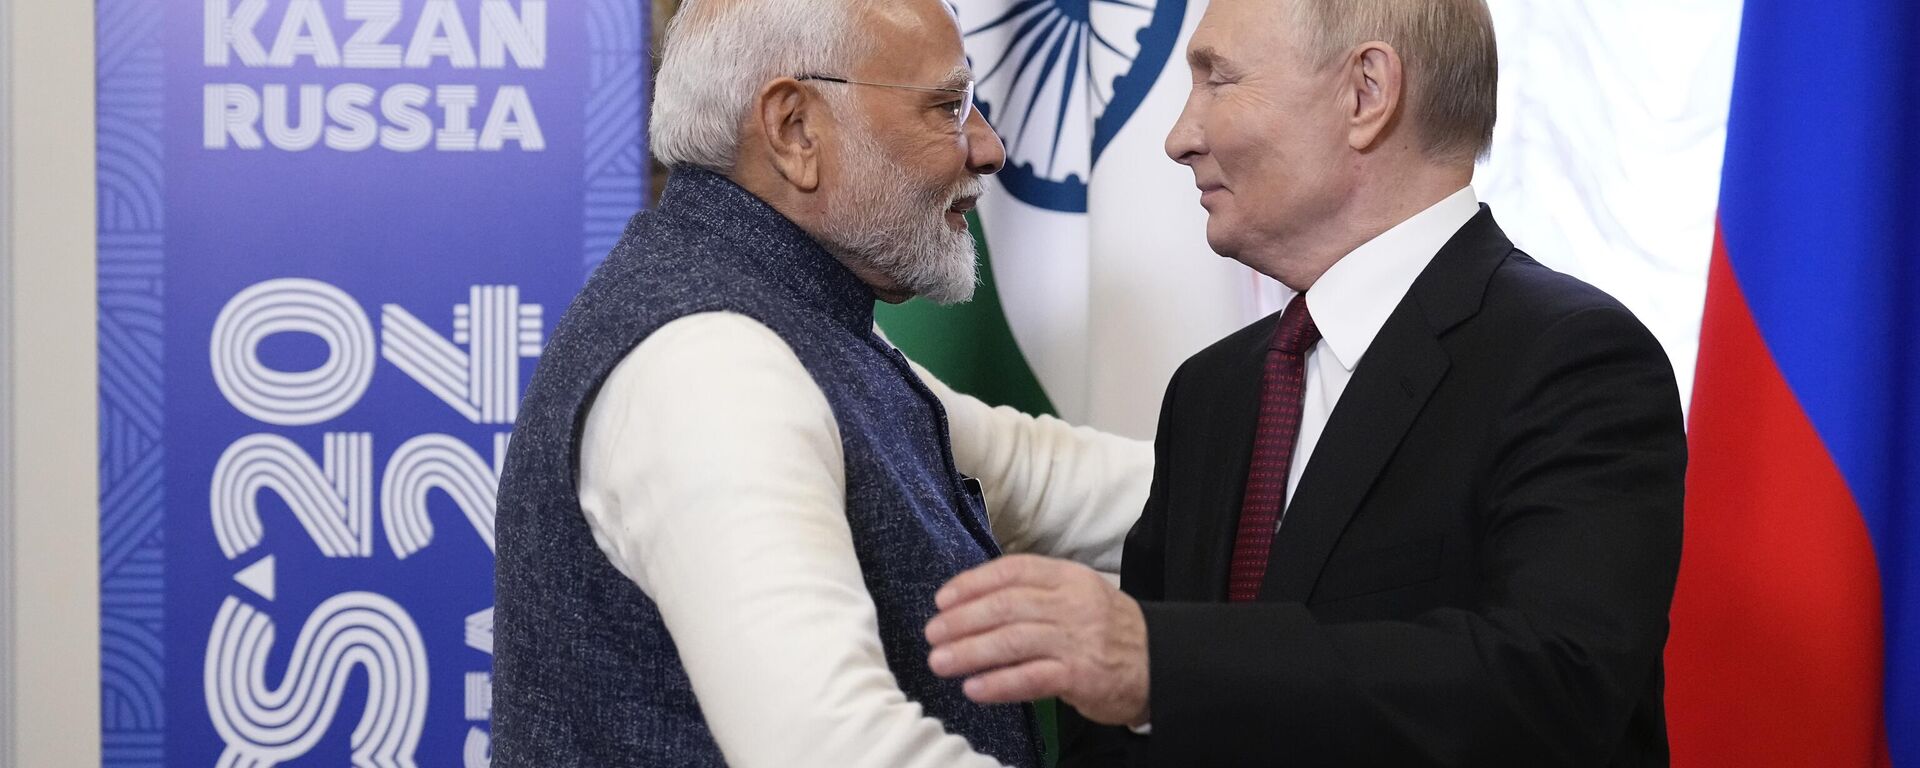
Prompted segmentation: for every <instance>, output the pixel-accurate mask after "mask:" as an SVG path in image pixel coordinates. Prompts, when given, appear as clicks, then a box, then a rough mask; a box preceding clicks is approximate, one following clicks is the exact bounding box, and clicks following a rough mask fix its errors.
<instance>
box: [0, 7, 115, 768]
mask: <svg viewBox="0 0 1920 768" xmlns="http://www.w3.org/2000/svg"><path fill="white" fill-rule="evenodd" d="M0 16H4V17H5V19H6V20H5V21H4V22H0V27H3V29H0V35H4V36H5V40H4V41H0V56H4V57H5V58H4V59H0V73H3V74H0V80H4V81H5V82H4V84H3V85H0V101H4V102H5V106H4V107H0V120H4V121H6V124H5V127H4V128H0V151H3V152H4V155H3V156H0V174H4V175H5V176H6V177H7V181H6V182H5V186H7V187H8V193H7V194H6V195H5V199H4V203H3V204H4V206H5V207H6V212H5V213H4V214H0V216H4V218H3V219H0V221H3V222H4V228H0V239H3V240H4V241H5V243H4V246H3V249H4V256H3V257H0V258H4V259H5V261H4V262H0V264H4V267H5V270H6V271H7V272H9V274H8V276H7V278H6V279H5V282H4V283H3V284H0V291H4V293H0V307H4V313H5V314H6V315H7V317H6V319H5V321H4V323H3V324H0V334H4V335H3V336H0V348H4V349H5V350H6V351H7V354H8V355H9V356H10V360H8V361H7V362H6V363H5V364H3V365H4V367H0V374H4V375H5V376H6V377H7V381H6V383H5V384H0V425H6V426H0V429H3V430H6V431H4V433H0V439H4V440H5V441H6V442H7V443H8V445H7V446H6V448H5V449H4V450H5V454H4V456H0V461H4V463H5V465H6V469H5V470H4V471H5V472H6V474H5V475H0V482H3V483H4V485H0V514H6V515H8V516H10V517H11V525H12V540H11V542H10V544H11V551H6V550H0V559H4V561H5V562H6V564H7V566H8V567H9V569H10V572H9V573H7V574H5V581H4V586H0V590H6V591H11V593H12V594H11V595H10V597H11V601H12V602H11V605H12V607H13V615H12V617H11V624H10V625H9V626H7V627H5V628H4V629H5V631H7V632H9V633H10V638H9V639H10V640H11V642H12V653H13V657H12V658H11V659H10V660H0V663H5V664H7V665H8V666H7V667H5V673H6V674H5V677H6V678H7V680H8V683H9V685H8V687H6V688H4V689H0V695H4V696H5V697H6V698H5V699H0V710H4V711H6V712H8V713H9V714H10V716H11V718H12V720H13V722H12V724H11V727H12V729H13V733H12V735H11V737H9V738H6V739H5V740H4V741H0V763H5V764H9V765H12V766H18V767H19V768H43V767H45V768H68V767H69V766H73V767H84V766H93V765H99V764H100V707H99V701H100V669H99V667H100V664H99V645H100V636H99V627H100V620H99V616H100V605H99V593H98V585H99V576H98V562H99V556H98V540H99V537H98V520H99V507H98V496H99V494H98V479H97V477H96V475H95V466H96V462H97V458H98V449H97V434H98V423H97V422H98V419H97V418H96V415H95V414H96V412H97V411H96V406H95V399H96V391H97V384H96V377H95V370H96V367H95V362H94V360H95V355H94V351H95V343H94V316H95V312H94V254H95V249H94V240H95V238H94V154H93V135H94V122H93V61H94V57H93V3H92V2H89V1H84V0H83V1H76V2H45V1H44V0H0Z"/></svg>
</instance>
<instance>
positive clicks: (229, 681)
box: [205, 592, 427, 768]
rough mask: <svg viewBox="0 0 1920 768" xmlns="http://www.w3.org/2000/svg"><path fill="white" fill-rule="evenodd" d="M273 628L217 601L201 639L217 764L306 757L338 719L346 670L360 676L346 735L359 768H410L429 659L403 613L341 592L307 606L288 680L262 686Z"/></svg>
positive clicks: (263, 764) (244, 765)
mask: <svg viewBox="0 0 1920 768" xmlns="http://www.w3.org/2000/svg"><path fill="white" fill-rule="evenodd" d="M274 634H275V631H274V623H273V620H272V619H270V618H268V617H267V615H266V614H263V613H261V612H259V611H258V610H255V609H254V608H253V607H252V606H250V605H248V604H246V603H245V602H243V601H241V600H240V599H238V598H234V597H231V596H230V597H228V598H226V600H225V601H224V602H222V603H221V605H220V614H219V616H218V617H217V618H215V619H214V623H213V629H212V631H211V632H210V633H209V634H208V636H207V656H206V681H205V682H206V701H207V714H208V715H209V716H211V718H212V720H213V726H214V730H215V731H217V732H218V733H219V734H220V738H221V739H222V740H223V741H224V742H225V743H226V750H225V751H224V752H222V753H221V755H220V763H219V765H220V766H221V768H270V767H271V766H274V765H278V764H280V763H283V762H287V761H289V760H294V759H297V758H299V757H301V756H302V755H305V754H306V753H307V752H308V750H311V749H313V747H314V745H315V744H317V743H319V741H320V739H321V737H322V736H324V735H326V732H327V730H328V729H329V728H330V727H331V726H332V724H333V722H332V721H333V718H334V716H335V715H336V714H338V713H339V709H340V704H341V698H342V695H343V689H344V688H345V687H346V685H347V679H348V677H349V676H350V674H351V671H352V669H353V668H354V667H356V666H357V667H362V668H364V670H365V672H366V684H367V691H368V693H367V697H366V709H365V711H364V712H363V714H362V715H361V717H360V724H359V726H357V727H356V728H354V730H353V736H352V742H351V743H352V749H353V764H354V765H355V766H357V767H359V768H415V762H414V751H415V749H416V748H417V747H418V746H419V743H420V732H421V729H422V728H423V727H424V725H425V722H426V715H427V654H426V646H425V643H424V641H422V640H421V638H420V631H419V629H418V628H416V627H415V626H414V623H413V619H412V618H411V617H409V616H408V615H407V612H406V610H405V609H402V608H401V607H400V606H399V604H397V603H394V602H393V601H392V600H389V599H387V598H385V597H381V596H380V595H377V594H373V593H371V592H343V593H341V594H338V595H335V596H333V597H331V598H328V599H327V601H326V602H323V603H321V604H320V606H319V607H318V608H316V609H314V611H313V614H312V615H311V616H309V617H308V618H307V623H306V625H305V626H303V627H301V629H300V637H299V639H298V640H296V641H294V646H293V652H292V655H291V657H290V659H291V660H290V661H289V662H288V663H287V670H286V674H285V675H284V676H283V677H282V682H281V683H280V685H278V686H273V687H269V686H268V685H267V684H266V671H267V661H268V658H269V656H270V655H272V648H273V639H274Z"/></svg>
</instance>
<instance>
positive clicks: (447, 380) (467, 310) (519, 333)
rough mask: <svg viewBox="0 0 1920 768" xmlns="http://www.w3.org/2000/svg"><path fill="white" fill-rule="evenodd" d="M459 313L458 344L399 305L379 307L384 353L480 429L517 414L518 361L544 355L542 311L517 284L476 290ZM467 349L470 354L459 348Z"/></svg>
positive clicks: (455, 313) (456, 309) (506, 421)
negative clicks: (523, 295)
mask: <svg viewBox="0 0 1920 768" xmlns="http://www.w3.org/2000/svg"><path fill="white" fill-rule="evenodd" d="M469 295H470V298H469V299H468V303H466V304H457V305H455V306H454V308H453V340H452V341H451V342H449V341H448V340H447V339H445V338H442V337H441V336H440V335H439V334H438V333H435V332H434V331H433V329H431V328H429V327H427V324H426V323H424V322H421V321H420V319H419V318H417V317H414V316H413V314H412V313H410V312H408V311H407V310H406V309H405V308H403V307H401V306H399V305H397V304H387V305H384V306H382V307H381V308H380V324H381V337H380V354H381V356H382V357H384V358H386V360H387V362H390V363H393V364H394V365H395V366H396V367H398V368H399V369H400V370H402V371H405V372H406V374H407V375H408V376H411V377H413V378H414V380H416V381H418V382H420V385H421V386H423V387H426V388H427V391H429V392H432V393H433V394H434V396H435V397H438V398H440V400H441V401H442V402H445V403H446V404H447V405H450V406H452V407H453V408H454V410H456V411H458V412H459V413H460V415H462V416H465V417H466V418H467V420H469V421H472V422H473V423H475V424H512V423H513V422H514V420H515V419H516V418H518V417H519V408H520V359H521V358H525V357H538V356H539V355H540V344H541V341H542V340H543V339H542V334H543V325H544V319H543V318H544V310H543V309H542V308H541V306H540V305H538V304H521V303H520V289H519V288H518V287H517V286H511V285H476V286H473V287H472V288H471V289H469ZM462 346H464V347H466V349H464V350H463V349H461V347H462Z"/></svg>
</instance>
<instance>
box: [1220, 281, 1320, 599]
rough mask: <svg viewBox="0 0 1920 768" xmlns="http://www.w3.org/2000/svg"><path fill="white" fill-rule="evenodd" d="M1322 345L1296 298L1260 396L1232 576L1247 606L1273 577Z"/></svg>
mask: <svg viewBox="0 0 1920 768" xmlns="http://www.w3.org/2000/svg"><path fill="white" fill-rule="evenodd" d="M1319 341H1320V329H1319V328H1317V327H1315V326H1314V324H1313V315H1311V314H1309V313H1308V312H1307V295H1306V294H1304V293H1303V294H1300V295H1298V296H1295V297H1293V303H1291V304H1288V305H1287V311H1286V312H1284V313H1282V314H1281V315H1280V327H1279V328H1277V329H1275V330H1274V332H1273V342H1272V344H1271V345H1270V346H1269V347H1268V348H1267V373H1266V377H1265V379H1264V380H1263V381H1264V383H1263V385H1262V388H1261V392H1260V422H1259V427H1258V428H1257V431H1255V432H1254V438H1253V460H1252V461H1250V462H1248V463H1247V493H1246V500H1245V501H1243V502H1241V505H1240V530H1239V532H1237V533H1235V534H1234V536H1233V566H1232V569H1231V570H1229V571H1228V572H1227V574H1228V575H1227V600H1228V601H1230V602H1235V603H1244V602H1247V601H1250V600H1252V599H1254V598H1256V597H1259V596H1260V582H1261V581H1262V580H1263V579H1265V578H1266V576H1267V553H1268V552H1269V551H1271V550H1272V549H1273V535H1274V533H1275V532H1276V531H1278V530H1279V527H1280V511H1281V508H1282V506H1283V505H1284V504H1285V503H1286V500H1287V475H1288V473H1289V471H1291V469H1292V468H1293V445H1294V443H1295V442H1296V441H1297V440H1298V439H1299V437H1300V407H1301V400H1302V398H1304V397H1306V392H1307V387H1306V380H1307V350H1309V349H1312V348H1313V345H1314V344H1315V343H1318V342H1319Z"/></svg>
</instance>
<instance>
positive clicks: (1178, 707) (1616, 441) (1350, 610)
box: [1063, 208, 1686, 766]
mask: <svg viewBox="0 0 1920 768" xmlns="http://www.w3.org/2000/svg"><path fill="white" fill-rule="evenodd" d="M1308 295H1309V297H1311V295H1312V294H1311V293H1309V294H1308ZM1310 300H1311V299H1310ZM1277 321H1278V317H1277V315H1276V316H1274V317H1268V318H1266V319H1264V320H1261V321H1259V322H1256V323H1254V324H1253V325H1251V326H1248V327H1247V328H1245V329H1243V330H1241V331H1239V332H1237V333H1235V334H1233V335H1232V336H1228V337H1227V338H1225V339H1223V340H1221V341H1220V342H1219V343H1216V344H1214V345H1213V346H1211V347H1208V348H1207V349H1206V350H1204V351H1202V352H1200V353H1199V354H1197V355H1194V356H1193V357H1192V358H1191V359H1189V360H1188V361H1187V362H1186V363H1185V364H1184V365H1182V366H1181V367H1180V369H1179V371H1178V372H1177V373H1175V374H1174V377H1173V381H1172V383H1171V384H1170V385H1169V386H1168V388H1167V395H1166V401H1165V404H1164V405H1163V406H1162V409H1161V416H1160V428H1159V435H1158V438H1157V440H1156V445H1155V449H1156V451H1157V464H1156V466H1155V468H1154V478H1153V490H1152V494H1151V497H1150V498H1149V500H1148V502H1147V507H1146V510H1145V513H1144V514H1143V515H1142V516H1141V518H1140V521H1139V522H1138V523H1137V524H1136V525H1135V526H1134V528H1133V531H1132V533H1131V534H1130V535H1129V536H1128V538H1127V544H1126V554H1125V560H1124V564H1123V566H1122V579H1121V583H1122V587H1123V588H1124V589H1125V590H1126V591H1127V592H1128V593H1129V594H1131V595H1133V596H1134V597H1135V598H1137V599H1139V600H1140V601H1141V603H1142V609H1143V610H1144V612H1145V614H1146V619H1147V631H1148V645H1149V657H1150V664H1151V670H1150V675H1151V681H1152V682H1151V685H1152V691H1151V701H1152V704H1151V706H1152V723H1153V730H1152V736H1150V737H1138V736H1133V735H1132V734H1129V733H1127V732H1125V731H1122V730H1118V729H1108V728H1098V727H1092V726H1088V725H1086V724H1085V723H1084V721H1077V718H1074V717H1072V716H1071V714H1070V713H1069V714H1068V715H1065V716H1063V720H1065V721H1066V722H1064V723H1063V736H1064V737H1065V740H1066V745H1065V748H1066V752H1067V755H1068V759H1067V761H1066V763H1065V764H1066V765H1117V764H1131V765H1154V766H1206V765H1235V766H1238V765H1282V764H1284V765H1289V766H1314V765H1379V766H1409V765H1472V766H1497V765H1525V766H1543V765H1596V766H1601V765H1623V766H1624V765H1635V766H1637V765H1664V764H1665V763H1666V762H1667V742H1666V725H1665V718H1664V715H1663V712H1662V707H1661V689H1662V681H1661V663H1660V656H1661V649H1662V647H1663V646H1664V645H1665V642H1666V637H1667V608H1668V605H1669V603H1670V602H1671V599H1672V596H1673V584H1674V577H1675V574H1676V571H1677V570H1678V567H1679V559H1680V526H1681V499H1682V496H1683V492H1682V482H1683V477H1684V474H1685V466H1686V439H1685V435H1684V429H1683V424H1682V418H1681V414H1680V398H1679V396H1678V393H1677V392H1676V389H1675V386H1674V378H1673V371H1672V368H1671V366H1670V365H1669V363H1668V361H1667V357H1666V355H1665V354H1664V353H1663V352H1662V350H1661V347H1660V345H1659V343H1658V342H1656V341H1655V340H1654V338H1653V336H1652V335H1651V334H1649V333H1648V332H1647V330H1646V328H1645V327H1644V326H1642V325H1641V324H1640V322H1639V321H1638V320H1636V319H1635V318H1634V316H1633V315H1632V314H1631V313H1629V312H1628V311H1627V310H1626V309H1625V308H1624V307H1622V306H1621V305H1620V304H1619V303H1618V302H1616V301H1614V300H1613V299H1612V298H1611V297H1609V296H1607V295H1606V294H1604V293H1602V292H1600V291H1599V290H1597V289H1595V288H1592V287H1590V286H1588V285H1586V284H1584V283H1582V282H1580V281H1578V280H1575V279H1573V278H1571V277H1567V276H1565V275H1561V274H1558V273H1555V272H1553V271H1552V270H1549V269H1547V268H1545V267H1543V266H1541V265H1540V264H1538V263H1537V262H1535V261H1533V260H1532V259H1531V258H1529V257H1527V255H1526V254H1524V253H1521V252H1520V251H1518V250H1516V249H1515V248H1514V247H1513V244H1512V243H1511V242H1510V241H1509V240H1508V239H1507V237H1506V236H1505V235H1504V234H1503V233H1502V232H1501V231H1500V228H1499V227H1498V226H1497V225H1495V224H1494V221H1493V216H1492V214H1491V213H1490V212H1488V211H1487V210H1485V209H1484V208H1483V209H1482V210H1481V212H1480V213H1479V214H1478V215H1477V216H1475V217H1474V218H1473V219H1472V220H1471V221H1470V222H1469V223H1468V224H1467V225H1466V226H1465V227H1463V228H1462V229H1461V230H1460V231H1459V233H1457V234H1456V235H1455V236H1454V237H1453V239H1452V240H1451V241H1450V242H1449V243H1448V244H1447V245H1446V246H1445V248H1443V249H1442V250H1441V251H1440V252H1439V254H1438V255H1437V256H1436V257H1435V258H1434V259H1433V261H1432V262H1431V264H1430V265H1429V266H1428V267H1427V269H1426V270H1425V271H1424V272H1422V273H1421V275H1420V277H1419V278H1418V280H1416V281H1415V282H1414V284H1413V287H1412V288H1411V289H1410V290H1409V292H1408V294H1407V296H1406V297H1405V299H1404V300H1402V301H1401V303H1400V304H1399V306H1398V307H1397V308H1396V309H1395V310H1394V312H1393V314H1392V315H1391V316H1390V317H1389V319H1388V320H1387V322H1386V324H1385V325H1384V326H1383V327H1382V328H1381V330H1380V333H1379V335H1378V336H1377V337H1375V338H1374V341H1373V344H1372V346H1371V347H1369V348H1368V351H1367V353H1366V355H1365V357H1364V358H1363V359H1362V360H1361V361H1360V363H1359V365H1358V367H1357V368H1356V369H1355V370H1354V372H1353V377H1352V379H1351V380H1350V382H1349V383H1348V385H1347V388H1346V390H1345V392H1344V393H1343V394H1342V395H1341V398H1340V401H1339V404H1338V406H1337V407H1336V408H1335V410H1334V411H1333V413H1332V415H1331V417H1330V419H1329V421H1328V424H1327V426H1326V430H1325V432H1324V433H1323V434H1322V436H1321V437H1320V440H1319V443H1318V444H1317V446H1316V447H1315V448H1314V451H1313V454H1312V456H1311V458H1310V460H1309V462H1308V464H1307V467H1306V471H1305V474H1304V476H1303V477H1302V478H1301V480H1300V485H1299V487H1298V489H1297V490H1296V491H1295V495H1294V497H1293V501H1292V503H1291V505H1290V506H1289V508H1288V509H1287V512H1286V515H1285V518H1284V522H1283V523H1282V525H1281V528H1280V532H1279V535H1278V537H1277V538H1276V539H1275V541H1274V544H1273V550H1272V556H1271V560H1270V561H1269V564H1268V568H1267V575H1266V581H1265V583H1264V586H1263V588H1262V591H1261V595H1260V599H1259V600H1258V601H1257V602H1253V603H1243V604H1228V603H1226V602H1224V599H1225V598H1224V596H1225V593H1226V578H1227V568H1228V560H1229V557H1230V555H1231V550H1232V545H1233V537H1234V530H1235V526H1236V525H1237V521H1238V518H1239V512H1240V502H1241V495H1242V491H1243V488H1244V486H1245V484H1246V473H1247V464H1248V461H1249V459H1250V457H1251V455H1252V444H1253V433H1254V427H1255V421H1256V418H1257V413H1258V406H1259V399H1260V385H1261V374H1262V366H1263V363H1264V359H1265V355H1266V349H1267V343H1268V339H1269V338H1270V337H1271V336H1272V335H1273V330H1274V326H1275V324H1276V322H1277Z"/></svg>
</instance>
